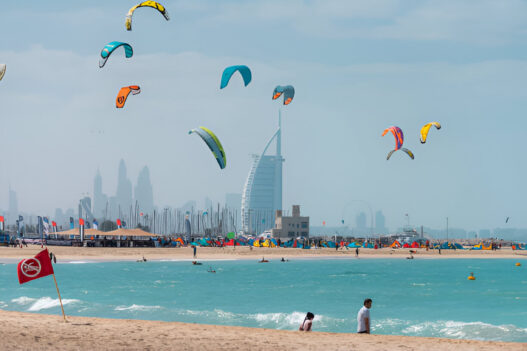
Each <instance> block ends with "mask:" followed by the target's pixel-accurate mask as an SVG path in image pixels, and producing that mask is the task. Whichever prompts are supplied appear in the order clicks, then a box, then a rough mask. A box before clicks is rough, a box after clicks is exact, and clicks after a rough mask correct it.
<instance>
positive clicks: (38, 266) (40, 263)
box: [18, 249, 53, 284]
mask: <svg viewBox="0 0 527 351" xmlns="http://www.w3.org/2000/svg"><path fill="white" fill-rule="evenodd" d="M50 274H53V266H52V265H51V259H50V258H49V252H48V249H45V250H42V251H40V252H39V253H38V254H37V255H36V256H35V257H33V258H27V259H25V260H22V261H20V262H19V263H18V282H19V283H20V284H24V283H27V282H28V281H31V280H33V279H38V278H42V277H45V276H48V275H50Z"/></svg>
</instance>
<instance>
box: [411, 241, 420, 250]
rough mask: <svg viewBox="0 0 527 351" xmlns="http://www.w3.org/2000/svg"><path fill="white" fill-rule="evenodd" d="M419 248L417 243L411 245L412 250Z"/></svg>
mask: <svg viewBox="0 0 527 351" xmlns="http://www.w3.org/2000/svg"><path fill="white" fill-rule="evenodd" d="M419 247H420V246H419V243H418V242H417V241H414V242H413V243H412V246H411V248H412V249H418V248H419Z"/></svg>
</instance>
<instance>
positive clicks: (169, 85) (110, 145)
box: [0, 0, 527, 229]
mask: <svg viewBox="0 0 527 351" xmlns="http://www.w3.org/2000/svg"><path fill="white" fill-rule="evenodd" d="M135 3H136V1H128V0H127V1H116V0H113V1H95V0H88V1H80V0H76V1H51V2H49V1H48V2H42V1H40V0H35V1H24V2H19V1H15V2H7V3H5V4H2V11H1V12H0V33H2V35H1V38H0V63H6V64H7V73H6V75H5V77H4V79H3V81H1V82H0V106H1V109H0V111H1V112H0V118H1V128H0V140H1V141H0V142H1V145H2V147H1V150H2V170H1V171H0V197H1V198H2V199H3V200H2V202H1V203H0V207H2V208H7V205H8V201H7V194H8V187H9V184H11V186H12V187H13V188H14V189H15V190H16V191H17V192H18V196H19V207H20V208H21V209H23V210H26V211H28V212H29V211H31V212H39V213H43V214H44V213H48V214H52V211H53V209H54V208H56V207H63V208H64V207H72V206H74V205H76V203H77V201H78V198H79V196H80V195H81V194H82V193H85V192H92V190H93V177H94V175H95V172H96V170H97V168H99V169H100V171H101V174H102V176H103V178H104V181H105V183H104V184H103V190H104V191H105V192H106V193H108V194H114V193H115V187H116V180H117V165H118V161H119V160H120V159H121V158H123V159H124V160H125V161H126V163H127V166H128V170H129V176H130V178H131V180H132V182H133V183H135V182H136V179H137V174H138V172H139V170H140V169H141V168H142V167H143V166H144V165H148V166H149V167H150V171H151V178H152V182H153V183H154V198H155V202H156V203H157V204H158V205H160V206H163V205H171V206H180V205H181V204H183V203H184V202H185V201H187V200H190V199H196V200H201V199H203V198H204V197H205V196H207V195H208V196H210V197H211V198H212V199H213V200H216V201H223V199H224V195H225V193H228V192H238V193H241V191H242V187H243V184H244V182H245V179H246V176H247V173H248V170H249V167H250V162H251V158H250V154H251V153H259V152H260V151H261V150H262V148H263V147H264V146H265V143H266V142H267V139H268V138H269V137H270V136H271V135H272V134H273V133H274V130H275V128H276V124H277V112H278V108H279V104H278V103H277V102H276V101H272V100H271V95H272V90H273V88H274V86H275V85H277V84H292V85H294V86H295V88H296V96H295V100H294V101H293V103H292V104H291V105H289V106H287V107H285V108H284V110H283V154H284V157H285V159H286V162H285V164H284V207H285V208H289V207H290V205H291V204H300V205H302V212H304V213H306V214H307V215H310V216H311V218H312V225H318V224H320V223H321V222H322V221H323V220H325V221H326V223H327V225H337V224H338V223H340V220H341V217H342V216H343V212H349V214H348V213H344V215H345V216H347V217H348V218H347V220H348V221H351V218H352V216H354V214H353V215H352V214H351V212H353V211H358V210H361V205H360V203H358V202H355V203H354V204H352V205H351V206H348V207H347V210H346V211H344V208H345V207H346V204H348V203H350V202H351V201H353V200H356V199H360V200H367V201H368V202H369V203H371V206H372V207H373V209H374V210H376V209H382V210H383V211H384V213H385V215H386V216H387V225H388V226H389V227H392V228H394V227H397V226H400V225H402V224H403V223H404V222H405V218H404V214H405V213H409V214H410V216H411V220H412V223H414V224H424V225H427V226H431V227H441V226H443V225H444V222H445V217H447V216H448V217H449V218H450V224H451V225H452V226H456V227H466V228H474V229H478V228H485V227H497V226H504V225H505V224H504V221H505V218H506V217H507V216H510V217H511V220H510V222H509V224H508V225H510V226H515V227H525V226H527V216H525V215H524V214H525V210H526V205H525V201H526V199H527V191H526V187H525V179H526V175H527V167H526V164H525V158H526V157H525V136H524V135H525V130H526V129H527V116H526V112H525V111H526V110H527V90H526V89H525V84H524V82H525V81H526V79H527V50H526V47H527V46H526V44H527V3H526V2H525V1H513V0H511V1H485V0H481V1H477V2H474V1H468V0H466V1H464V0H455V1H446V0H441V1H411V0H401V1H395V0H365V1H349V0H343V1H327V0H324V1H322V0H321V1H273V0H269V1H227V0H222V1H217V0H209V1H194V0H192V1H189V0H186V1H164V2H163V4H164V5H165V6H166V8H167V9H168V12H169V14H170V16H171V20H170V21H169V22H167V21H165V20H164V19H163V17H162V16H161V15H160V14H158V13H156V12H155V11H149V10H147V9H140V10H138V11H137V12H136V14H135V16H134V23H133V31H132V32H127V31H126V30H125V27H124V18H125V15H126V13H127V11H128V9H129V8H130V7H131V6H133V5H134V4H135ZM113 40H119V41H126V42H129V43H130V44H131V45H132V46H133V47H134V51H135V53H134V57H133V58H132V59H124V55H123V54H122V52H116V53H115V55H114V56H113V57H111V58H110V59H109V61H108V62H107V64H106V66H105V67H104V68H102V69H99V67H98V58H99V53H100V51H101V49H102V47H103V46H104V45H105V44H106V43H108V42H110V41H113ZM233 64H246V65H248V66H249V67H251V69H252V72H253V81H252V83H251V84H250V85H249V86H248V87H246V88H244V87H243V86H242V84H241V79H240V78H239V77H235V78H234V79H233V80H232V81H231V84H230V85H229V86H228V87H227V88H226V89H223V90H221V91H220V90H219V81H220V76H221V72H222V70H223V68H224V67H226V66H229V65H233ZM130 84H138V85H140V86H141V89H142V92H141V94H140V95H137V96H133V97H131V98H130V99H129V100H128V102H127V105H126V107H125V108H124V109H122V110H117V109H116V108H115V96H116V94H117V92H118V90H119V88H120V87H121V86H124V85H130ZM432 120H437V121H439V122H441V123H442V125H443V129H442V130H440V131H436V130H432V131H431V134H430V136H429V141H428V143H427V144H425V145H421V144H420V143H419V130H420V127H421V126H422V125H423V124H425V123H427V122H429V121H432ZM200 125H204V126H207V127H209V128H210V129H212V130H213V131H214V132H216V134H217V135H218V137H219V138H220V140H221V141H222V143H223V145H224V147H225V150H226V153H227V162H228V166H227V168H226V169H225V170H223V171H222V170H220V169H219V167H218V165H217V163H216V161H215V160H214V159H213V158H212V156H211V154H210V152H209V150H208V149H207V148H206V147H205V145H204V144H203V142H202V141H201V140H200V139H199V138H198V137H196V136H189V135H187V132H188V130H189V129H192V128H195V127H197V126H200ZM391 125H397V126H399V127H401V128H402V129H403V131H404V132H405V137H406V140H405V146H406V147H407V148H409V149H411V150H412V151H413V152H414V153H415V156H416V158H415V160H414V161H412V160H410V159H409V158H408V157H407V156H406V155H405V154H403V153H396V154H394V155H393V156H392V158H391V159H390V161H386V159H385V157H386V154H387V153H388V152H389V151H390V150H391V149H392V148H393V145H394V141H393V137H391V136H386V137H383V138H382V137H381V133H382V131H383V129H384V128H386V127H388V126H391ZM362 209H364V210H365V208H362Z"/></svg>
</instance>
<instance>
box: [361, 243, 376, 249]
mask: <svg viewBox="0 0 527 351" xmlns="http://www.w3.org/2000/svg"><path fill="white" fill-rule="evenodd" d="M362 247H364V248H366V249H373V243H372V242H367V241H365V242H363V243H362Z"/></svg>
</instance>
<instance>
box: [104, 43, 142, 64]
mask: <svg viewBox="0 0 527 351" xmlns="http://www.w3.org/2000/svg"><path fill="white" fill-rule="evenodd" d="M120 46H122V47H123V48H124V54H125V55H126V58H130V57H132V56H133V55H134V50H133V49H132V47H131V46H130V44H127V43H123V42H120V41H112V42H111V43H108V44H106V46H105V47H104V48H103V49H102V51H101V59H100V60H99V67H100V68H103V67H104V65H105V64H106V61H107V60H108V58H109V57H110V55H111V54H112V53H113V52H114V51H115V49H117V48H118V47H120Z"/></svg>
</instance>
